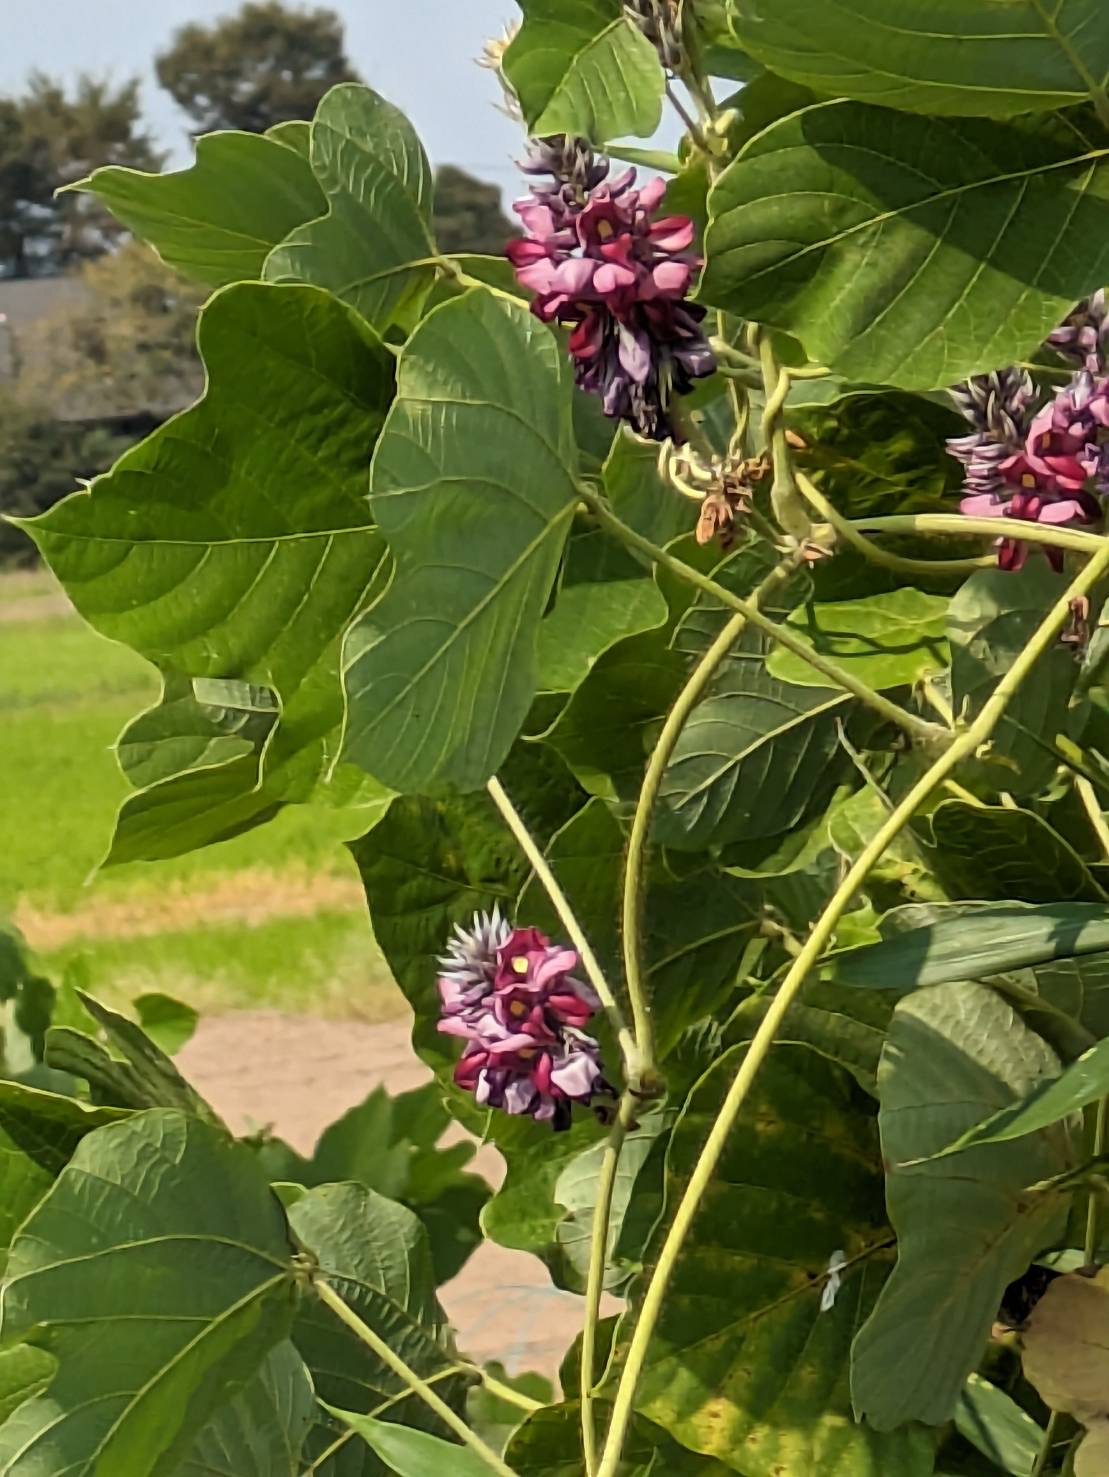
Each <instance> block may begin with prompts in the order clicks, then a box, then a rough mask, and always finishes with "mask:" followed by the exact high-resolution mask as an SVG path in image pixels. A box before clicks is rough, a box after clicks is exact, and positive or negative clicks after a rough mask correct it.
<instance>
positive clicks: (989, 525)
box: [849, 513, 1106, 554]
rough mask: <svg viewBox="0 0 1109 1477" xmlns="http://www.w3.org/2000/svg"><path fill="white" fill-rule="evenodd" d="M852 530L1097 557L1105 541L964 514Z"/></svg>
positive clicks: (886, 521) (907, 518)
mask: <svg viewBox="0 0 1109 1477" xmlns="http://www.w3.org/2000/svg"><path fill="white" fill-rule="evenodd" d="M849 522H850V525H851V527H852V528H860V529H869V530H870V532H871V533H951V534H956V535H959V536H961V537H963V538H974V537H977V536H978V535H979V534H981V535H982V536H983V537H985V538H992V539H999V538H1015V539H1020V540H1021V541H1022V542H1023V543H1026V544H1048V545H1054V546H1055V547H1056V548H1058V549H1074V550H1076V551H1077V552H1078V553H1079V554H1096V553H1097V551H1098V550H1099V549H1103V548H1104V547H1105V544H1106V539H1105V536H1104V535H1103V534H1100V533H1083V531H1082V530H1081V529H1080V528H1063V527H1061V526H1056V525H1055V524H1051V523H1026V522H1025V521H1024V520H1023V519H1021V518H966V517H964V516H963V514H962V513H895V514H891V515H888V516H884V517H875V518H852V519H850V520H849Z"/></svg>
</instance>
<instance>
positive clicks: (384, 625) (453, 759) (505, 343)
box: [344, 291, 576, 791]
mask: <svg viewBox="0 0 1109 1477" xmlns="http://www.w3.org/2000/svg"><path fill="white" fill-rule="evenodd" d="M575 468H576V451H575V446H574V439H573V428H572V425H571V422H570V401H569V383H568V380H567V378H566V368H565V360H564V358H563V354H562V350H561V348H560V346H559V344H558V342H557V340H556V339H555V338H554V337H553V336H552V335H551V334H550V332H549V331H548V330H547V329H546V328H544V327H543V325H542V324H540V323H538V322H537V321H536V320H535V318H533V317H532V316H531V315H530V314H529V313H528V312H527V310H526V309H525V308H524V307H523V306H522V305H520V304H518V303H513V302H508V301H506V300H504V299H501V298H497V297H494V296H493V295H492V294H491V293H488V292H485V291H474V292H470V293H467V294H466V295H465V296H464V297H461V298H457V299H455V300H454V301H453V302H447V303H444V304H442V306H440V307H438V308H436V309H435V310H434V312H432V313H431V314H429V315H428V317H427V318H425V319H424V321H423V322H422V323H421V324H420V326H419V328H418V329H417V330H416V332H415V333H414V334H413V336H412V338H411V339H410V340H409V341H408V344H407V345H406V347H405V349H404V352H403V354H402V355H401V359H400V364H399V368H398V390H397V401H396V404H395V405H394V406H393V408H392V410H391V411H390V413H389V418H388V420H387V421H386V424H385V429H384V431H383V432H382V436H381V440H380V442H379V443H378V446H377V450H376V452H375V454H374V460H373V471H372V475H371V485H372V489H373V497H372V499H371V501H372V505H373V512H374V516H375V517H376V518H377V520H378V523H379V524H380V527H381V529H382V531H383V533H384V534H385V536H386V538H387V539H388V541H389V546H390V548H391V550H392V553H393V556H394V558H395V560H396V565H397V571H396V577H395V579H394V581H393V584H392V586H391V587H390V589H389V590H388V592H387V593H386V595H385V596H384V598H383V599H382V600H381V601H379V603H378V604H377V605H376V606H374V608H373V609H372V610H370V611H369V612H368V613H367V614H366V615H365V616H364V617H363V618H362V619H361V620H360V621H359V622H358V623H357V625H356V626H355V627H354V629H353V630H352V631H351V633H350V635H349V637H348V640H347V644H346V654H345V665H346V686H347V698H348V717H347V733H346V744H345V749H344V753H345V755H346V757H347V758H349V759H351V760H353V761H354V762H355V763H357V764H359V765H361V766H362V768H364V769H365V770H366V771H367V772H368V773H369V774H372V775H374V776H375V777H376V778H377V779H379V780H381V781H382V782H383V783H385V784H387V785H390V786H391V787H392V788H393V789H396V790H424V791H426V790H428V789H430V788H432V787H434V786H436V785H440V786H441V785H444V784H453V785H456V786H458V787H459V788H461V789H477V788H478V787H479V786H481V785H483V784H484V783H485V781H486V780H487V779H488V778H489V776H490V775H491V774H493V773H495V771H496V770H497V769H498V767H499V766H500V764H501V762H502V760H503V759H504V757H505V755H506V754H507V753H508V750H509V748H510V747H511V745H512V743H513V740H514V739H515V738H516V736H517V734H518V733H519V731H520V728H521V726H522V724H523V721H524V718H525V717H526V715H527V711H528V708H529V707H530V705H531V701H532V698H533V697H534V695H535V688H536V680H537V670H536V632H537V628H538V625H539V621H540V618H541V617H542V614H543V610H544V606H545V605H546V601H547V596H548V594H549V593H550V590H551V586H552V583H553V581H554V578H555V574H556V572H557V570H558V563H559V559H560V557H561V553H562V546H563V543H564V541H565V538H566V535H567V532H568V530H569V525H570V519H571V517H572V514H573V508H574V503H575V501H576V486H575V482H574V476H575Z"/></svg>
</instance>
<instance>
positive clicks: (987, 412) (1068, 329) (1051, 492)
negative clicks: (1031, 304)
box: [947, 293, 1109, 569]
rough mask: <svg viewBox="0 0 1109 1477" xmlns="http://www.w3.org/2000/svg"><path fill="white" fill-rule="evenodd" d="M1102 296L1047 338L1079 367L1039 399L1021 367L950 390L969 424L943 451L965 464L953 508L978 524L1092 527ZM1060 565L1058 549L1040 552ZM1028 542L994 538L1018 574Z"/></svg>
mask: <svg viewBox="0 0 1109 1477" xmlns="http://www.w3.org/2000/svg"><path fill="white" fill-rule="evenodd" d="M1107 316H1109V314H1107V309H1106V303H1105V297H1104V294H1102V293H1097V294H1096V295H1095V296H1094V297H1092V298H1090V299H1089V300H1088V301H1087V302H1084V303H1080V304H1079V306H1078V307H1077V308H1076V309H1075V311H1074V312H1073V313H1072V314H1071V315H1070V317H1069V318H1068V319H1067V321H1066V323H1064V324H1063V326H1062V328H1060V329H1058V330H1056V332H1055V333H1053V334H1052V335H1051V337H1050V338H1049V339H1048V344H1049V346H1050V347H1051V348H1053V349H1054V350H1055V351H1056V352H1057V353H1058V354H1060V355H1061V356H1062V357H1063V358H1065V359H1068V360H1070V362H1071V363H1073V364H1075V365H1076V366H1079V367H1078V368H1077V369H1076V372H1075V374H1074V375H1073V377H1072V378H1071V380H1070V381H1069V382H1068V383H1067V384H1066V385H1065V386H1063V387H1062V388H1061V389H1060V390H1058V392H1057V393H1056V394H1055V395H1054V396H1053V397H1052V398H1051V399H1050V400H1048V401H1047V402H1046V403H1043V404H1040V405H1039V406H1037V404H1036V388H1035V386H1034V384H1033V382H1032V379H1031V377H1030V376H1029V375H1028V374H1027V373H1026V372H1025V371H1023V370H1020V369H1016V368H1010V369H1002V370H998V371H997V372H995V373H993V374H987V375H979V376H977V377H976V378H975V379H972V380H969V381H968V382H967V383H966V384H963V385H959V386H958V387H957V388H956V389H954V390H953V391H952V396H953V398H954V400H955V403H956V405H957V406H958V408H959V409H960V410H961V411H962V413H963V415H964V416H965V417H966V419H967V420H968V421H969V422H970V423H971V425H972V426H973V427H974V430H973V431H972V433H971V434H970V435H968V436H960V437H956V438H953V439H952V440H950V441H948V443H947V448H948V450H949V451H950V453H951V454H952V456H954V457H957V458H958V460H959V461H961V462H962V463H963V465H964V466H965V467H966V487H965V492H966V496H965V497H964V498H963V500H962V502H961V503H960V505H959V506H960V508H961V509H962V511H963V512H964V513H966V514H968V515H969V516H971V517H975V518H999V517H1006V518H1023V519H1027V520H1028V521H1029V522H1033V523H1075V522H1076V523H1085V524H1089V523H1094V522H1096V521H1097V520H1098V519H1099V518H1100V516H1101V503H1100V502H1099V500H1098V499H1099V498H1101V497H1106V496H1109V364H1107V360H1106V348H1107V345H1109V329H1107V327H1106V319H1107ZM1045 549H1046V552H1047V557H1048V559H1049V560H1050V561H1051V563H1052V564H1053V565H1054V566H1055V568H1057V569H1061V568H1062V562H1063V559H1062V552H1061V551H1060V550H1058V549H1054V548H1051V547H1050V546H1045ZM1027 556H1028V545H1027V544H1025V543H1022V542H1021V541H1020V540H1018V539H1012V538H1005V539H1001V540H1000V542H999V546H998V563H999V564H1000V565H1001V567H1002V569H1019V568H1020V567H1021V565H1022V564H1023V563H1024V561H1025V559H1026V558H1027Z"/></svg>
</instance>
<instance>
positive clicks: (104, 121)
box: [0, 73, 164, 277]
mask: <svg viewBox="0 0 1109 1477" xmlns="http://www.w3.org/2000/svg"><path fill="white" fill-rule="evenodd" d="M140 107H141V103H140V97H139V83H138V80H137V79H134V78H133V79H132V80H131V81H129V82H125V83H123V84H122V85H121V86H118V87H115V86H113V85H112V84H111V83H110V82H107V81H105V80H103V79H100V78H95V77H91V76H88V75H87V74H82V75H81V76H80V77H79V78H78V79H77V82H76V85H75V88H74V90H73V92H72V94H70V93H68V92H67V91H66V89H65V87H64V86H63V84H62V83H60V82H58V81H56V80H55V79H53V78H51V77H47V76H45V75H44V74H42V73H35V74H34V75H33V76H32V77H31V80H30V83H29V84H28V88H27V91H26V92H25V93H24V94H23V96H21V97H18V98H5V99H0V275H4V276H11V277H26V276H36V275H46V274H50V273H53V272H58V271H62V270H64V269H65V268H66V267H68V266H72V265H74V264H76V263H79V262H82V261H87V260H88V259H89V258H91V257H95V256H99V255H100V254H101V253H103V252H104V251H106V250H108V249H109V248H110V247H111V245H112V244H113V243H114V242H115V241H118V240H119V239H120V238H121V237H122V236H123V235H125V234H126V233H125V232H124V230H123V228H122V227H121V226H119V224H118V223H117V222H115V221H113V220H112V219H111V217H110V216H109V215H108V214H107V212H106V211H104V210H102V209H101V208H100V206H99V205H98V204H97V202H96V200H95V199H94V198H93V197H92V196H89V195H61V196H59V197H58V198H56V199H55V191H56V190H57V189H58V188H59V187H60V186H62V185H68V184H72V183H73V181H74V180H78V179H81V178H82V176H84V175H86V174H88V173H89V171H90V170H92V169H94V168H96V166H97V165H100V164H125V165H130V166H132V167H133V168H135V169H157V168H158V167H159V165H160V164H161V163H162V160H163V157H164V156H163V155H161V154H160V153H159V152H158V151H157V150H156V149H155V148H154V146H153V144H152V143H151V140H150V137H149V135H148V134H147V133H146V132H145V130H144V129H143V126H142V119H141V116H140Z"/></svg>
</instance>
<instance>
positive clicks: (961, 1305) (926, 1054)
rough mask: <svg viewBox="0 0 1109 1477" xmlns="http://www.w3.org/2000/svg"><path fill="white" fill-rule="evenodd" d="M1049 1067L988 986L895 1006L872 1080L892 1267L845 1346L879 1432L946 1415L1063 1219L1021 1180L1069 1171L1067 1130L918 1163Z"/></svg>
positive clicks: (859, 1405)
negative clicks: (851, 1343)
mask: <svg viewBox="0 0 1109 1477" xmlns="http://www.w3.org/2000/svg"><path fill="white" fill-rule="evenodd" d="M1058 1071H1059V1059H1058V1058H1057V1057H1056V1056H1055V1054H1054V1052H1053V1051H1052V1050H1051V1048H1050V1047H1049V1046H1048V1045H1047V1044H1046V1043H1045V1042H1043V1041H1042V1040H1040V1038H1039V1037H1038V1036H1036V1035H1034V1034H1033V1032H1032V1031H1030V1030H1029V1029H1028V1028H1027V1026H1025V1025H1024V1024H1023V1023H1022V1022H1021V1020H1020V1018H1019V1017H1018V1016H1017V1015H1016V1014H1015V1013H1014V1011H1013V1010H1012V1009H1011V1008H1010V1006H1008V1005H1007V1004H1006V1003H1005V1001H1004V1000H1002V999H1001V997H1000V996H999V995H997V994H995V993H994V992H993V991H992V990H990V989H988V988H987V987H986V986H985V985H979V984H972V983H967V982H964V983H962V984H950V985H937V986H935V987H933V988H931V989H928V990H918V991H917V992H915V993H914V994H912V995H910V996H909V997H908V998H907V999H905V1000H903V1001H901V1003H900V1004H899V1005H898V1007H897V1010H896V1012H895V1014H894V1018H893V1022H892V1024H891V1026H890V1031H889V1036H888V1039H887V1043H886V1047H885V1050H884V1052H883V1057H882V1066H881V1069H880V1073H879V1094H880V1098H881V1112H880V1114H879V1122H880V1125H881V1133H882V1154H883V1158H884V1160H885V1162H886V1164H887V1165H888V1166H889V1167H890V1168H889V1178H888V1181H887V1192H886V1193H887V1198H888V1203H889V1210H890V1219H891V1221H892V1222H893V1225H894V1229H895V1230H896V1231H897V1243H898V1261H897V1266H896V1268H895V1269H894V1272H893V1274H892V1276H891V1277H890V1279H889V1281H888V1282H887V1283H886V1285H885V1287H884V1288H883V1290H882V1293H881V1295H880V1297H879V1299H878V1304H877V1306H876V1308H875V1309H874V1312H873V1314H872V1315H871V1317H870V1319H869V1320H868V1322H867V1324H866V1326H865V1327H864V1328H863V1330H862V1331H861V1333H860V1334H859V1337H858V1339H857V1340H856V1342H855V1349H854V1354H853V1362H852V1392H853V1395H854V1401H855V1407H856V1410H857V1412H858V1414H859V1416H860V1418H863V1417H865V1418H866V1419H867V1420H868V1421H869V1422H870V1423H871V1424H872V1425H873V1426H875V1427H876V1428H877V1429H879V1430H883V1431H886V1430H891V1429H893V1428H894V1427H896V1426H899V1425H901V1424H902V1423H903V1422H905V1421H912V1420H918V1421H925V1422H927V1423H929V1424H933V1425H938V1424H940V1423H941V1422H943V1421H946V1420H950V1418H951V1416H952V1415H953V1413H954V1411H955V1408H956V1406H957V1404H958V1402H959V1398H960V1395H961V1393H962V1390H963V1385H964V1382H965V1380H966V1377H967V1375H968V1374H969V1373H970V1372H971V1370H972V1369H974V1368H975V1367H976V1365H977V1364H978V1361H979V1360H980V1358H981V1357H982V1351H983V1349H984V1348H985V1345H986V1341H987V1339H988V1338H989V1332H990V1327H991V1325H992V1323H993V1320H994V1319H995V1318H996V1316H997V1310H998V1307H999V1306H1000V1303H1001V1296H1002V1293H1003V1292H1004V1291H1005V1288H1006V1287H1007V1286H1008V1284H1009V1283H1010V1282H1012V1281H1013V1279H1014V1278H1016V1277H1018V1276H1021V1275H1022V1274H1023V1273H1024V1272H1025V1271H1026V1270H1027V1268H1028V1265H1029V1263H1030V1262H1031V1261H1032V1260H1033V1258H1034V1257H1035V1256H1036V1254H1037V1253H1038V1252H1040V1251H1042V1250H1043V1248H1044V1247H1045V1246H1047V1245H1049V1244H1050V1243H1051V1241H1052V1240H1053V1239H1054V1237H1055V1236H1056V1235H1058V1234H1059V1233H1060V1232H1061V1230H1062V1228H1063V1225H1064V1224H1065V1221H1066V1203H1065V1199H1060V1198H1059V1197H1056V1196H1053V1195H1051V1194H1050V1193H1038V1194H1037V1193H1030V1192H1029V1190H1028V1188H1027V1187H1028V1186H1030V1185H1034V1184H1036V1183H1037V1182H1039V1181H1040V1180H1045V1179H1048V1178H1049V1177H1050V1176H1051V1175H1054V1174H1058V1173H1060V1172H1061V1171H1063V1170H1064V1169H1066V1168H1067V1167H1068V1165H1069V1163H1070V1147H1069V1144H1068V1140H1067V1136H1066V1134H1065V1132H1063V1131H1062V1130H1060V1129H1052V1130H1049V1131H1047V1132H1041V1133H1039V1134H1035V1135H1032V1136H1029V1137H1028V1138H1024V1139H1021V1140H1020V1141H1019V1142H1016V1143H1009V1144H992V1145H988V1146H986V1147H983V1148H979V1149H974V1150H971V1151H968V1153H966V1154H964V1155H962V1156H961V1157H960V1158H959V1159H958V1160H957V1161H956V1160H947V1159H943V1160H939V1161H933V1162H929V1163H914V1164H910V1163H909V1162H908V1161H916V1160H921V1159H924V1158H925V1156H927V1155H930V1154H933V1153H934V1152H935V1151H936V1150H937V1149H941V1148H943V1147H944V1146H945V1145H947V1144H949V1143H950V1142H951V1141H952V1139H953V1138H955V1137H957V1136H958V1135H959V1134H960V1133H961V1132H962V1131H963V1130H964V1129H966V1128H969V1127H970V1126H971V1125H972V1124H974V1123H977V1122H978V1121H979V1120H980V1119H981V1118H983V1117H984V1116H986V1115H987V1114H988V1113H990V1112H992V1111H993V1110H995V1109H997V1108H1002V1107H1006V1106H1008V1105H1009V1104H1011V1103H1012V1102H1013V1101H1014V1100H1016V1099H1019V1098H1020V1097H1022V1096H1023V1095H1024V1094H1025V1093H1027V1092H1028V1091H1030V1090H1031V1089H1032V1088H1034V1087H1035V1086H1036V1085H1037V1084H1038V1083H1039V1082H1042V1081H1043V1080H1044V1079H1046V1078H1050V1077H1054V1076H1055V1075H1056V1074H1057V1073H1058Z"/></svg>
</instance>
